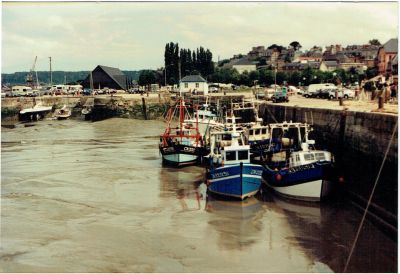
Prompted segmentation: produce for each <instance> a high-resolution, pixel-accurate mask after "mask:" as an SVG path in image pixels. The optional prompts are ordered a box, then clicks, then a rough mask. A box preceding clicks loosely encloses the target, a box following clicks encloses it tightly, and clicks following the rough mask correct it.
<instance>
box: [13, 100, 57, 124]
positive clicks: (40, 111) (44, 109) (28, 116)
mask: <svg viewBox="0 0 400 274" xmlns="http://www.w3.org/2000/svg"><path fill="white" fill-rule="evenodd" d="M52 109H53V107H50V106H43V105H42V102H41V101H39V102H37V103H36V104H35V105H34V106H33V107H32V108H24V109H22V110H21V111H20V112H19V119H20V120H21V121H24V120H30V121H33V120H40V119H43V117H44V116H45V115H46V114H47V113H49V112H51V111H52Z"/></svg>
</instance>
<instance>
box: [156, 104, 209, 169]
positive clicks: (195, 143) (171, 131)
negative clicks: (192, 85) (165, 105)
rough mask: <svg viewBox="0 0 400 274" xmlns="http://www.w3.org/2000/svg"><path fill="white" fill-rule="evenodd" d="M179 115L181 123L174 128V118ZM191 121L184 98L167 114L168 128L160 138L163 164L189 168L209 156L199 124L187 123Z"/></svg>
mask: <svg viewBox="0 0 400 274" xmlns="http://www.w3.org/2000/svg"><path fill="white" fill-rule="evenodd" d="M176 115H178V116H179V121H178V123H177V125H175V126H173V124H174V121H173V118H174V117H175V116H176ZM185 118H187V119H186V120H190V119H191V117H190V115H189V112H188V109H187V106H186V105H185V101H184V100H183V98H182V97H180V98H179V99H178V102H177V103H176V104H175V106H174V107H172V108H170V109H169V111H168V113H167V127H166V129H165V131H164V133H163V134H162V135H161V136H160V144H159V150H160V153H161V155H162V159H163V163H164V164H167V165H172V166H178V167H180V166H187V165H193V164H197V163H200V162H201V158H202V156H204V155H206V154H207V149H206V147H205V146H203V139H202V136H201V135H200V132H199V128H198V123H197V121H196V123H194V124H193V123H185V122H184V121H185Z"/></svg>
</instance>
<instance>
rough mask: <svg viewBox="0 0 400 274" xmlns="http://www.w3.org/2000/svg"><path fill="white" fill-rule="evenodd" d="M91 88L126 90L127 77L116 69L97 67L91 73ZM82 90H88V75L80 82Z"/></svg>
mask: <svg viewBox="0 0 400 274" xmlns="http://www.w3.org/2000/svg"><path fill="white" fill-rule="evenodd" d="M91 74H92V79H93V88H95V89H103V88H111V89H123V90H126V89H127V77H126V75H125V74H124V73H123V72H122V71H121V70H119V69H118V68H112V67H107V66H101V65H98V66H97V67H96V68H95V69H94V70H93V71H92V73H91ZM82 86H83V87H84V88H90V73H89V75H88V76H87V77H86V79H85V80H83V82H82Z"/></svg>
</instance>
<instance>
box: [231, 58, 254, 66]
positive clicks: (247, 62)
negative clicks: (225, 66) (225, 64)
mask: <svg viewBox="0 0 400 274" xmlns="http://www.w3.org/2000/svg"><path fill="white" fill-rule="evenodd" d="M231 64H232V65H233V66H240V65H242V66H247V65H254V62H252V61H250V60H249V59H247V57H243V58H240V59H236V60H232V63H231Z"/></svg>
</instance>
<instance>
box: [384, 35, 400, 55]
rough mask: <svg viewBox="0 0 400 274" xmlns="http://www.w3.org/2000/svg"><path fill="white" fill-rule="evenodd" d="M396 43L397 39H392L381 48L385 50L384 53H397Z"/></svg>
mask: <svg viewBox="0 0 400 274" xmlns="http://www.w3.org/2000/svg"><path fill="white" fill-rule="evenodd" d="M398 43H399V42H398V39H397V38H392V39H390V40H389V41H387V42H386V43H385V44H384V45H383V48H384V49H385V52H397V51H398Z"/></svg>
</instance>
